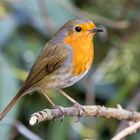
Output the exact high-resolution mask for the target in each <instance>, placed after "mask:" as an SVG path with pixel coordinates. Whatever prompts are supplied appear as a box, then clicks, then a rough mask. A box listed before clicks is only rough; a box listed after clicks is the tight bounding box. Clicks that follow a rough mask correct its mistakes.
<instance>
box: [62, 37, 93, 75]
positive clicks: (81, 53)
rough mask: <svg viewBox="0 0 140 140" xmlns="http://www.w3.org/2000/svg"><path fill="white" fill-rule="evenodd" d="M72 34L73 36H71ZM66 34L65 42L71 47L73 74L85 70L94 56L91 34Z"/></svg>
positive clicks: (78, 73)
mask: <svg viewBox="0 0 140 140" xmlns="http://www.w3.org/2000/svg"><path fill="white" fill-rule="evenodd" d="M72 36H73V37H72ZM72 36H68V37H67V38H66V39H65V43H66V44H69V45H70V46H71V47H72V50H73V52H72V53H73V54H72V62H73V74H74V75H75V76H78V75H81V74H83V73H84V72H86V71H87V70H88V69H89V68H90V67H91V65H92V61H93V58H94V48H93V47H94V46H93V36H91V35H88V36H85V35H82V34H81V36H75V35H72Z"/></svg>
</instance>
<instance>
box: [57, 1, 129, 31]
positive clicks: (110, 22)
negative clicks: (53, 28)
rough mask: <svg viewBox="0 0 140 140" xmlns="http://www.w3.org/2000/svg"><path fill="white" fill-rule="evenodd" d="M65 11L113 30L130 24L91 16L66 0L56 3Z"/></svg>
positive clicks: (124, 27) (124, 21) (125, 21)
mask: <svg viewBox="0 0 140 140" xmlns="http://www.w3.org/2000/svg"><path fill="white" fill-rule="evenodd" d="M58 2H59V3H60V4H61V5H62V6H63V7H64V8H65V9H66V10H67V11H69V12H70V13H72V14H74V15H76V16H78V17H80V16H81V17H90V18H93V19H94V21H95V22H96V23H102V24H104V25H106V26H108V27H111V28H114V29H126V28H128V27H129V25H130V23H129V21H127V20H122V21H114V20H111V19H109V18H106V17H102V16H99V15H98V16H97V15H93V14H91V13H89V12H86V11H84V10H81V9H80V8H78V7H75V6H74V5H73V4H71V3H70V2H68V1H66V0H59V1H58Z"/></svg>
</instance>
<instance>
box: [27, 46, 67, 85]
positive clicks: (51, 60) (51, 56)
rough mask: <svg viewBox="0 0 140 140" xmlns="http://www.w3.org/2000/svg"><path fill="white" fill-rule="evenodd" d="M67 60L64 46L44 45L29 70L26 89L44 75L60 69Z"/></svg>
mask: <svg viewBox="0 0 140 140" xmlns="http://www.w3.org/2000/svg"><path fill="white" fill-rule="evenodd" d="M67 58H68V50H67V49H66V47H65V46H64V45H59V44H58V45H54V44H52V43H48V44H46V46H45V47H44V48H43V49H42V51H41V53H40V55H39V56H38V58H37V60H36V62H35V63H34V65H33V67H32V68H31V70H30V73H29V75H28V77H27V79H26V81H25V86H26V87H27V88H29V87H31V86H33V85H34V84H35V83H37V82H38V81H40V80H41V79H42V78H44V77H45V76H46V75H48V74H50V73H52V72H53V71H55V70H56V69H58V68H59V67H61V66H62V65H63V64H64V62H65V61H66V59H67Z"/></svg>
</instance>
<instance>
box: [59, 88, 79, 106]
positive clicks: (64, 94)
mask: <svg viewBox="0 0 140 140" xmlns="http://www.w3.org/2000/svg"><path fill="white" fill-rule="evenodd" d="M59 92H60V93H61V94H62V95H63V96H64V97H66V98H67V99H68V100H69V101H70V102H72V103H73V104H76V103H78V102H77V101H75V100H74V99H73V98H72V97H70V96H69V95H67V94H66V93H65V92H64V91H63V90H59ZM78 104H79V103H78Z"/></svg>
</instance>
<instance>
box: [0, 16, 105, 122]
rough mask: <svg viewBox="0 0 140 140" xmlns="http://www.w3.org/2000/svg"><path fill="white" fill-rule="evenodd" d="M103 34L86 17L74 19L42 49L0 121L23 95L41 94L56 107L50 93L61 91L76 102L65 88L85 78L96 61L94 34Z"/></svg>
mask: <svg viewBox="0 0 140 140" xmlns="http://www.w3.org/2000/svg"><path fill="white" fill-rule="evenodd" d="M97 32H103V29H102V28H97V27H96V25H95V23H94V21H93V20H90V19H87V18H77V19H72V20H70V21H68V22H67V23H65V24H64V25H63V26H62V27H61V28H60V29H59V30H58V31H57V32H56V33H55V34H54V35H53V36H52V38H51V39H50V40H49V41H48V42H47V43H46V45H45V46H44V48H42V50H41V52H40V54H39V56H38V57H37V59H36V61H35V63H34V64H33V66H32V68H31V70H30V72H29V74H28V76H27V78H26V80H25V82H24V84H23V86H22V87H21V89H20V90H19V91H18V92H17V94H16V95H15V96H14V97H13V99H12V100H11V101H10V103H9V104H8V105H7V106H6V107H5V109H4V110H3V111H2V112H0V120H2V118H3V117H4V116H5V115H6V114H7V113H8V112H9V111H10V109H11V108H12V107H13V106H14V104H15V103H16V102H17V101H18V100H19V99H21V98H22V97H23V96H25V95H27V94H29V93H31V92H34V91H40V92H41V93H42V95H44V97H45V98H46V99H47V100H48V101H49V102H50V104H51V105H52V106H53V107H55V106H56V105H55V103H54V102H53V101H52V100H51V99H50V97H48V95H47V92H48V91H52V90H55V91H59V92H60V93H61V94H62V95H63V96H65V97H66V98H67V99H68V100H70V101H71V102H72V103H73V104H75V105H78V107H79V106H80V104H78V102H77V101H76V100H74V99H73V98H72V97H70V96H69V95H67V94H66V93H65V92H64V91H63V89H64V88H67V87H70V86H72V85H73V84H75V83H76V82H78V81H79V80H80V79H81V78H83V77H84V76H85V75H86V74H87V72H88V71H89V69H90V67H91V66H92V63H93V60H94V40H93V38H94V35H95V34H96V33H97Z"/></svg>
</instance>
